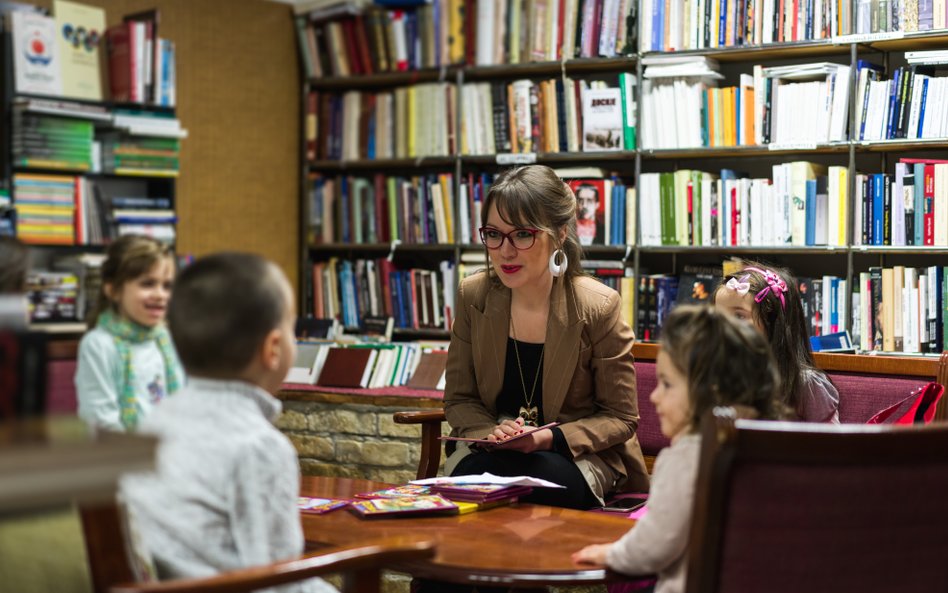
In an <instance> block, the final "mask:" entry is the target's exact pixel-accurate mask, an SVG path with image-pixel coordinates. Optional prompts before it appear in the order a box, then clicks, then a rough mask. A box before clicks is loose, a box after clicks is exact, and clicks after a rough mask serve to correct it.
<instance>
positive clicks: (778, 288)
mask: <svg viewBox="0 0 948 593" xmlns="http://www.w3.org/2000/svg"><path fill="white" fill-rule="evenodd" d="M745 269H746V270H751V271H754V272H758V273H760V274H762V275H763V276H764V280H765V281H766V282H767V286H766V287H764V288H763V289H762V290H761V291H760V292H758V293H757V294H756V295H755V296H754V302H755V303H759V302H761V301H762V300H764V299H765V298H766V297H767V295H768V294H770V293H773V294H774V295H776V296H777V298H778V299H780V306H781V307H782V308H783V309H786V308H787V301H786V300H785V299H784V297H783V294H784V293H785V292H787V283H786V282H785V281H784V279H783V278H781V277H780V275H779V274H777V273H776V272H774V271H773V270H761V269H760V268H745Z"/></svg>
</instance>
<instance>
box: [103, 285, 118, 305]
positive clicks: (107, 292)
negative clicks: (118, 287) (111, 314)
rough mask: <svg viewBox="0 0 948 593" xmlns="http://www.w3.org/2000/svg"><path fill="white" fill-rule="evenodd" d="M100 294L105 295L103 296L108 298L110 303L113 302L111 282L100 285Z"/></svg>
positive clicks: (113, 288) (113, 294)
mask: <svg viewBox="0 0 948 593" xmlns="http://www.w3.org/2000/svg"><path fill="white" fill-rule="evenodd" d="M102 292H104V293H105V296H106V297H108V299H109V300H110V301H114V300H115V286H114V285H113V284H112V283H111V282H106V283H104V284H103V285H102Z"/></svg>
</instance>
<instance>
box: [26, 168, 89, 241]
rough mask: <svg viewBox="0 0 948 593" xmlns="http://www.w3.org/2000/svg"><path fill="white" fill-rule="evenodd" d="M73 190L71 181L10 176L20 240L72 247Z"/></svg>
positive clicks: (54, 176)
mask: <svg viewBox="0 0 948 593" xmlns="http://www.w3.org/2000/svg"><path fill="white" fill-rule="evenodd" d="M75 186H76V179H75V178H73V177H61V176H56V175H30V174H25V173H19V174H16V175H14V176H13V198H14V207H15V208H16V215H17V224H16V227H17V236H18V237H19V238H20V240H21V241H23V242H24V243H32V244H37V245H72V244H74V243H75V226H74V214H75V199H76V198H75Z"/></svg>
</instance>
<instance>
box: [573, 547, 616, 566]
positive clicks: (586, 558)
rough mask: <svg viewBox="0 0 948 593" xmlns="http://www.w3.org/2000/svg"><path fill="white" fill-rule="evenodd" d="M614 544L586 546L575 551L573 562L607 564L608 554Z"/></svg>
mask: <svg viewBox="0 0 948 593" xmlns="http://www.w3.org/2000/svg"><path fill="white" fill-rule="evenodd" d="M610 547H612V544H595V545H592V546H586V547H585V548H583V549H582V550H580V551H578V552H573V556H572V558H573V562H575V563H576V564H598V565H600V566H605V565H606V554H607V553H608V552H609V548H610Z"/></svg>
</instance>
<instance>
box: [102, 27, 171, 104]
mask: <svg viewBox="0 0 948 593" xmlns="http://www.w3.org/2000/svg"><path fill="white" fill-rule="evenodd" d="M152 15H153V16H152ZM137 17H138V18H135V17H133V18H126V20H125V21H124V22H122V23H119V24H117V25H115V26H113V27H109V28H108V29H107V30H106V32H105V41H106V48H107V50H108V55H109V57H108V60H109V61H108V63H109V90H110V92H111V97H112V100H113V101H115V102H119V103H150V104H153V105H158V106H161V107H174V106H175V103H176V99H177V98H176V95H177V89H176V84H175V80H176V78H177V77H176V66H175V45H174V42H173V41H171V40H169V39H162V38H160V37H158V14H157V12H152V13H150V14H149V13H145V14H141V15H137Z"/></svg>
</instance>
